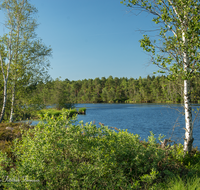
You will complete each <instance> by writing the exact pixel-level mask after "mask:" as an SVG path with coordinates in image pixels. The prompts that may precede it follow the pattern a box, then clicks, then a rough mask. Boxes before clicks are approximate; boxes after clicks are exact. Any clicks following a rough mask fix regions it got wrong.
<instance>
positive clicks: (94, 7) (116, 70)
mask: <svg viewBox="0 0 200 190" xmlns="http://www.w3.org/2000/svg"><path fill="white" fill-rule="evenodd" d="M30 2H31V4H33V5H35V7H36V8H37V9H38V15H37V17H38V19H37V21H38V23H39V24H40V25H39V27H38V29H37V31H36V33H37V34H38V37H40V38H41V39H42V40H43V42H44V43H45V45H47V46H49V45H51V47H52V49H53V56H52V58H50V63H51V69H50V71H49V74H50V75H51V77H52V78H53V79H55V78H58V77H61V79H62V80H64V79H66V78H68V79H69V80H82V79H89V78H92V79H95V78H96V77H99V78H101V77H106V78H107V77H109V76H110V75H112V76H113V77H127V78H130V77H132V78H139V76H141V77H146V76H147V75H152V73H153V71H155V70H157V67H156V66H152V65H151V64H150V57H149V56H148V55H147V54H146V52H144V51H143V49H142V48H141V47H140V43H139V40H140V39H141V38H142V35H143V34H142V33H141V32H140V31H139V30H145V29H150V28H152V27H154V23H153V22H152V21H151V20H152V18H151V16H150V15H147V14H140V15H138V16H135V15H134V13H133V12H129V11H130V10H129V9H128V8H127V7H126V6H124V5H123V4H121V3H120V0H76V1H75V0H31V1H30ZM149 64H150V66H148V65H149Z"/></svg>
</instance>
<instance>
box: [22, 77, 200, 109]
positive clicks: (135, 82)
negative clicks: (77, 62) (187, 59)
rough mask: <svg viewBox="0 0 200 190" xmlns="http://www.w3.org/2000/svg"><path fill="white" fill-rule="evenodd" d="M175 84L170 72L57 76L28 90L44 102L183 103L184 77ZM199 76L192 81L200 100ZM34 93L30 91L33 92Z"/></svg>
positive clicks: (196, 97) (193, 88)
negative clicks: (136, 75) (81, 77)
mask: <svg viewBox="0 0 200 190" xmlns="http://www.w3.org/2000/svg"><path fill="white" fill-rule="evenodd" d="M178 82H179V84H178V83H177V84H175V83H174V81H171V80H169V79H168V77H166V76H157V77H155V76H152V77H150V76H147V77H146V78H141V77H140V78H139V79H133V78H130V79H128V78H124V77H123V78H117V77H115V78H113V77H112V76H110V77H108V78H105V77H102V78H101V79H100V78H95V79H88V80H87V79H84V80H78V81H70V80H68V79H65V80H64V81H62V80H59V79H56V80H50V81H47V82H46V83H43V82H40V83H38V84H35V85H32V86H28V87H27V88H26V91H27V92H28V93H31V97H32V98H33V99H35V100H36V99H38V100H40V102H42V104H44V105H52V104H58V105H60V107H62V105H64V104H66V103H68V104H70V103H123V102H125V103H181V102H182V101H183V96H182V94H181V93H180V92H182V89H181V88H183V86H181V85H180V84H181V82H182V81H181V80H180V81H178ZM198 82H199V79H198V77H196V78H194V79H193V80H192V83H191V88H192V94H191V99H192V102H194V103H195V102H196V103H198V102H199V101H200V97H199V95H200V87H199V85H198ZM29 97H30V95H29Z"/></svg>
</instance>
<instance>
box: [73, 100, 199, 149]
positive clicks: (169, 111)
mask: <svg viewBox="0 0 200 190" xmlns="http://www.w3.org/2000/svg"><path fill="white" fill-rule="evenodd" d="M76 107H77V108H79V107H86V108H87V110H86V115H79V116H78V121H81V120H83V122H84V123H85V122H91V121H92V122H95V124H97V126H99V122H101V123H103V124H104V125H106V126H110V127H117V128H119V129H127V130H128V132H130V133H133V134H139V135H140V137H141V140H143V139H146V140H147V137H148V136H149V135H150V133H149V131H152V132H153V133H154V134H155V135H156V137H158V135H159V134H164V135H166V137H165V138H169V137H172V140H175V141H176V142H180V143H182V144H183V138H184V133H185V131H184V129H183V128H184V127H185V119H184V116H183V115H181V114H180V113H179V112H183V111H184V109H183V107H182V106H181V105H177V104H170V105H167V104H77V105H76ZM197 107H200V105H194V109H196V108H197ZM177 110H178V111H177ZM199 121H200V120H199V118H197V119H196V121H195V125H194V132H193V136H194V142H193V143H194V146H198V147H200V138H199V136H200V125H199V124H200V122H199ZM173 128H174V130H173Z"/></svg>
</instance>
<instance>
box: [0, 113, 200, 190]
mask: <svg viewBox="0 0 200 190" xmlns="http://www.w3.org/2000/svg"><path fill="white" fill-rule="evenodd" d="M69 115H70V111H69V110H63V111H62V114H60V115H58V116H57V117H56V118H54V119H53V118H52V117H51V118H50V117H49V116H48V114H45V115H44V117H43V121H41V122H40V123H39V124H38V125H37V126H35V127H34V128H33V129H29V130H28V131H27V130H25V131H23V133H22V138H21V140H20V139H18V140H15V146H14V147H15V148H14V149H13V154H14V155H15V167H14V168H13V169H10V170H9V173H8V174H7V175H8V176H9V178H10V179H19V180H21V182H17V183H16V182H13V183H12V182H9V183H4V184H3V185H4V187H6V188H8V189H37V188H39V189H138V188H140V189H149V188H150V187H151V186H153V185H155V183H160V182H165V180H163V179H164V178H165V179H168V178H169V177H171V176H174V175H176V174H179V172H180V169H181V168H184V167H183V166H181V163H180V164H179V163H178V162H177V163H175V160H174V159H173V156H175V155H176V154H175V150H174V152H173V151H171V152H172V153H174V155H173V154H172V153H170V151H169V152H168V155H171V157H170V156H166V150H164V149H160V148H159V145H158V144H157V143H156V139H155V137H154V134H153V133H151V135H150V137H149V138H148V139H149V142H147V143H146V144H145V142H143V143H141V142H140V137H139V135H133V134H130V133H128V132H127V131H124V130H119V132H116V131H114V130H111V129H109V128H108V127H106V126H101V127H99V128H98V127H97V126H96V125H94V124H92V122H91V123H86V124H83V122H80V124H79V125H74V124H73V123H74V121H75V117H73V118H71V119H70V118H69ZM145 145H146V146H145ZM177 152H178V151H177ZM169 158H171V159H169ZM198 159H199V157H198ZM5 160H6V159H5ZM6 162H7V163H8V164H11V163H12V161H11V160H9V159H8V160H6ZM179 168H180V169H179ZM0 170H2V172H4V170H5V168H2V169H1V168H0ZM181 171H183V170H181ZM163 177H164V178H163ZM28 180H35V182H34V183H33V182H31V181H28Z"/></svg>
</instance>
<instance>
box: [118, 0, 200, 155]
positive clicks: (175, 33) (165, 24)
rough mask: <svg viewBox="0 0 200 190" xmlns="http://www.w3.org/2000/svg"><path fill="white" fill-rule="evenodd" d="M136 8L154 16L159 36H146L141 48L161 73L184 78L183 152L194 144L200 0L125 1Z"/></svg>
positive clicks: (199, 56)
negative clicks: (194, 81) (193, 98)
mask: <svg viewBox="0 0 200 190" xmlns="http://www.w3.org/2000/svg"><path fill="white" fill-rule="evenodd" d="M121 3H123V4H124V5H126V6H128V7H129V8H131V9H132V10H134V11H140V12H147V13H149V14H151V15H153V22H155V24H157V26H158V29H159V34H158V36H159V37H156V38H152V37H151V38H150V37H149V36H148V35H144V36H143V37H144V38H143V39H141V40H140V42H141V47H142V48H143V49H144V50H145V51H147V52H149V53H150V54H151V57H152V62H153V64H156V65H157V66H158V67H159V70H158V72H159V73H166V74H168V76H170V79H171V80H174V81H176V80H177V79H178V78H180V77H181V78H182V81H183V86H184V88H183V89H184V90H183V96H184V109H185V138H184V152H185V153H187V152H188V153H190V152H191V150H192V144H193V140H194V139H193V122H192V108H191V99H190V95H191V89H190V81H191V79H192V78H193V77H194V76H195V75H199V71H200V62H199V58H200V52H199V46H200V43H199V41H200V39H199V35H200V1H199V0H123V1H121Z"/></svg>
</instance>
